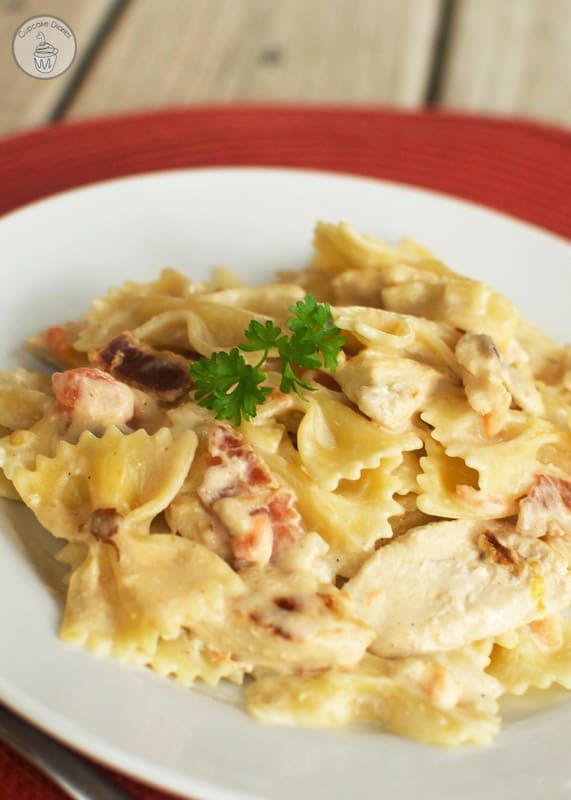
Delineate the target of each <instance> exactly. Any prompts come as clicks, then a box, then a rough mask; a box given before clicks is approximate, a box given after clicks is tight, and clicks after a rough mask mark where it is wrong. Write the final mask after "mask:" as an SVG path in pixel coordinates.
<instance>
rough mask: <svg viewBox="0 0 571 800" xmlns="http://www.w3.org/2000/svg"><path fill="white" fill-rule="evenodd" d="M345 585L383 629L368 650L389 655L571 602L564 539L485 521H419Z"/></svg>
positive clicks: (468, 637)
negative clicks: (536, 535) (528, 534)
mask: <svg viewBox="0 0 571 800" xmlns="http://www.w3.org/2000/svg"><path fill="white" fill-rule="evenodd" d="M344 588H345V591H347V592H348V594H349V595H350V596H351V597H352V598H353V599H354V600H355V602H356V604H357V606H358V607H359V608H360V610H361V613H362V615H363V619H364V620H366V621H367V622H368V623H369V624H370V625H371V626H372V627H373V628H374V629H375V631H376V633H377V638H376V639H375V641H374V642H373V644H372V646H371V648H370V649H371V650H372V651H373V652H374V653H376V654H377V655H380V656H384V657H395V656H398V657H402V656H410V655H416V654H420V653H429V652H434V651H437V650H449V649H453V648H456V647H463V646H464V645H467V644H468V643H470V642H473V641H475V640H478V639H483V638H485V637H488V636H497V635H499V634H501V633H504V632H505V631H509V630H513V629H514V628H517V627H519V626H521V625H525V624H527V623H529V622H532V621H533V620H536V619H541V618H543V617H545V616H547V615H549V614H553V613H554V612H556V611H558V610H559V609H562V608H564V607H566V606H567V605H569V602H570V601H571V578H570V577H569V575H568V558H567V553H566V551H565V543H564V542H563V541H562V540H557V539H547V540H542V539H537V538H536V539H533V538H531V537H524V536H521V535H520V534H518V533H516V531H515V528H514V527H513V525H511V524H508V523H505V522H504V523H502V522H489V521H485V520H451V521H447V522H435V523H431V524H429V525H424V526H422V527H419V528H414V529H412V530H411V531H409V532H408V533H406V534H403V535H402V536H399V537H398V538H397V539H395V540H394V541H391V542H390V543H389V544H387V545H385V546H383V547H381V548H380V549H379V550H377V552H376V553H375V554H374V555H373V556H372V557H371V558H370V559H369V560H368V561H367V562H366V563H365V564H364V565H363V567H362V568H361V569H360V571H359V572H358V573H357V575H355V577H354V578H352V579H351V580H350V581H348V583H347V584H346V585H345V587H344Z"/></svg>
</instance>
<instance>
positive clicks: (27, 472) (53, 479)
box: [0, 223, 571, 745]
mask: <svg viewBox="0 0 571 800" xmlns="http://www.w3.org/2000/svg"><path fill="white" fill-rule="evenodd" d="M29 347H30V349H31V350H32V351H33V353H34V354H35V355H36V356H38V357H39V358H40V359H41V360H42V361H44V362H46V363H49V364H51V365H52V366H53V367H54V368H55V371H54V372H53V374H51V375H50V376H48V375H47V374H46V372H41V371H38V372H30V371H27V370H24V369H22V368H16V369H14V370H12V371H9V372H4V373H1V374H0V436H1V438H0V495H1V496H3V497H5V498H8V499H11V500H15V501H20V502H23V503H24V504H25V505H26V506H28V508H29V509H30V510H31V511H32V512H33V513H34V515H35V516H36V517H37V519H38V520H39V522H40V523H41V525H42V526H43V527H44V528H45V529H46V531H48V532H49V533H50V534H51V535H52V536H54V537H56V538H57V539H59V540H61V549H60V550H59V551H58V553H57V556H56V558H57V560H58V561H59V562H61V563H62V564H63V565H65V566H66V569H67V579H66V584H65V586H64V587H62V591H63V594H64V595H65V604H64V609H63V617H62V621H61V629H60V633H61V638H62V639H63V640H64V641H65V642H67V643H70V644H75V645H80V646H83V647H85V648H87V649H88V650H90V651H92V652H94V653H96V654H99V655H105V656H112V657H113V658H116V659H118V660H120V661H122V662H125V663H128V664H133V665H138V666H144V667H148V668H150V669H152V670H153V671H155V672H156V673H158V674H159V675H162V676H169V677H171V678H173V679H176V680H177V681H179V682H181V683H182V684H185V685H191V684H193V683H194V682H195V681H198V680H200V681H203V682H205V683H207V684H211V685H213V684H216V683H218V682H219V681H222V680H227V681H231V682H233V683H235V684H238V685H241V686H242V687H243V690H242V697H243V703H244V707H245V709H246V710H247V711H248V712H249V713H250V714H251V715H253V716H254V717H255V718H256V719H258V720H261V721H263V722H271V723H291V724H299V725H310V726H316V727H337V726H342V725H346V724H350V723H354V722H368V723H377V724H378V725H379V726H380V727H382V728H383V729H384V730H387V731H391V732H393V733H395V734H399V735H402V736H406V737H410V738H413V739H416V740H419V741H422V742H427V743H433V744H441V745H460V744H466V743H487V742H490V741H492V739H493V738H494V736H495V735H496V734H497V732H498V730H499V728H500V724H501V717H500V706H499V700H500V698H501V696H502V695H506V694H514V695H519V694H523V693H524V692H526V691H527V690H528V689H529V688H539V689H545V688H547V687H548V686H551V685H552V684H559V685H561V686H563V687H565V688H571V624H570V623H569V622H567V621H566V619H565V617H564V616H563V612H564V611H565V609H567V607H568V606H569V605H570V604H571V574H570V565H571V432H570V425H571V350H570V349H569V348H565V347H563V346H561V345H559V344H558V343H556V342H554V341H553V340H552V339H550V337H548V336H547V335H546V334H545V333H543V332H542V331H541V330H539V328H537V327H536V326H535V325H533V324H532V323H530V322H528V321H526V320H525V319H523V318H522V317H521V316H520V315H519V313H518V311H517V309H516V308H515V307H514V305H513V304H512V303H511V302H510V301H509V300H508V299H507V298H505V297H503V296H502V295H500V294H499V293H498V292H496V291H494V290H493V289H492V288H490V287H489V286H487V285H485V284H483V283H480V282H478V281H475V280H471V279H468V278H465V277H462V276H460V275H458V274H457V273H455V272H453V271H452V270H451V269H449V268H448V267H446V266H445V265H444V264H443V263H442V262H440V261H439V260H438V259H437V258H436V257H435V256H434V255H432V254H431V253H430V252H429V251H427V250H426V249H425V248H423V247H422V246H420V245H418V244H416V243H414V242H412V241H410V240H403V241H401V242H400V243H399V244H398V245H389V244H386V243H384V242H383V241H381V240H379V239H377V238H374V237H372V236H367V235H361V234H359V233H357V232H356V231H354V230H353V229H352V228H351V227H350V226H348V225H346V224H344V223H341V224H328V223H318V224H317V226H316V229H315V238H314V255H313V259H312V261H311V263H310V265H309V266H308V267H305V268H303V269H300V270H297V271H290V272H283V273H280V274H279V276H278V281H277V282H276V283H271V284H268V285H265V286H256V287H248V286H244V285H243V284H242V283H241V282H240V280H239V279H238V278H237V277H236V276H234V275H233V274H232V273H231V272H229V271H228V270H226V269H223V268H219V269H217V270H215V271H214V274H213V278H212V279H211V280H210V281H208V282H202V283H198V282H193V281H192V280H191V279H190V278H189V277H187V276H185V275H183V274H181V273H180V272H178V271H176V270H175V269H171V268H167V269H164V270H163V271H162V272H161V274H160V276H159V277H158V278H157V279H156V280H155V281H153V282H150V283H136V282H134V281H130V282H127V283H125V284H124V285H122V286H121V287H119V288H114V289H110V290H109V291H108V293H107V294H106V295H105V296H104V297H101V298H98V299H95V300H94V301H93V303H92V305H91V308H90V309H89V311H88V312H87V314H86V315H85V316H84V318H83V319H80V320H76V321H73V322H65V321H64V322H59V323H58V324H57V325H55V326H54V327H51V328H48V329H47V330H45V331H42V332H40V333H38V334H36V335H34V336H33V337H32V338H31V339H30V340H29Z"/></svg>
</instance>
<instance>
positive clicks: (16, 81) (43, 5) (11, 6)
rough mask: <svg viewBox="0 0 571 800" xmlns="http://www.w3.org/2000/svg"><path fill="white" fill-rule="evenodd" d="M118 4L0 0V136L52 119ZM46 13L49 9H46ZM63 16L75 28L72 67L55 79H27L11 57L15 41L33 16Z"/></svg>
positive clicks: (87, 0)
mask: <svg viewBox="0 0 571 800" xmlns="http://www.w3.org/2000/svg"><path fill="white" fill-rule="evenodd" d="M116 5H117V0H49V2H46V0H0V135H2V134H6V133H9V132H11V131H15V130H20V129H22V128H27V127H31V126H34V125H39V124H41V123H44V122H47V121H48V120H50V119H51V118H52V115H53V113H54V110H55V109H57V107H58V104H59V103H60V102H61V100H62V98H63V97H64V96H65V93H66V92H67V91H68V90H69V87H70V86H71V85H72V83H73V81H74V80H75V77H76V75H77V73H78V71H79V70H81V69H82V66H83V64H84V60H85V58H86V57H87V56H88V54H89V50H90V47H91V45H92V43H93V41H94V37H96V35H97V33H98V31H99V30H100V28H101V26H102V25H103V24H104V23H105V21H106V20H107V19H108V16H109V14H110V13H112V12H113V9H114V7H115V6H116ZM46 9H47V10H46ZM40 14H50V15H51V16H55V17H60V18H61V19H63V20H64V21H65V22H66V23H67V24H68V25H69V26H70V27H71V29H72V30H73V32H74V34H75V38H76V41H77V54H76V57H75V61H74V63H73V64H72V66H71V67H70V69H69V70H68V71H67V72H65V73H63V74H62V75H60V76H58V77H56V78H52V79H51V80H38V79H36V78H32V77H30V76H29V75H26V73H25V72H23V71H22V70H21V69H20V68H19V67H18V66H17V65H16V63H15V61H14V59H13V57H12V39H13V37H14V34H15V32H16V30H17V29H18V27H19V26H20V25H21V24H22V23H23V22H24V21H25V20H27V19H29V18H30V17H33V16H36V15H40Z"/></svg>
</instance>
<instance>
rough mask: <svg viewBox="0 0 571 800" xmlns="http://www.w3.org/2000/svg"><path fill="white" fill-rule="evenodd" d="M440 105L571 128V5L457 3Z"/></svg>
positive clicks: (567, 1) (566, 0)
mask: <svg viewBox="0 0 571 800" xmlns="http://www.w3.org/2000/svg"><path fill="white" fill-rule="evenodd" d="M439 85H440V89H439V92H438V94H437V102H438V103H439V104H440V105H444V106H448V107H453V108H462V109H469V110H471V111H485V112H498V113H502V114H510V115H514V114H515V115H520V116H525V117H531V118H535V119H543V120H548V121H552V122H560V123H561V122H563V123H567V124H570V123H571V0H455V3H454V7H453V11H452V18H451V24H450V28H449V31H448V42H447V45H446V54H445V57H444V59H443V66H442V74H441V76H440V80H439Z"/></svg>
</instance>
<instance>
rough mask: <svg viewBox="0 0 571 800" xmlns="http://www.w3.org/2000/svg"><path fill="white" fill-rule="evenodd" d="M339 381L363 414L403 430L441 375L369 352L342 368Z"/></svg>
mask: <svg viewBox="0 0 571 800" xmlns="http://www.w3.org/2000/svg"><path fill="white" fill-rule="evenodd" d="M335 378H336V380H337V382H338V383H339V385H340V386H341V388H342V389H343V391H344V392H345V394H346V395H347V397H348V398H349V399H350V400H352V401H353V402H354V403H356V404H357V406H358V407H359V409H360V410H361V411H362V412H363V414H366V415H367V416H368V417H370V419H373V420H375V421H376V422H379V423H380V424H381V425H384V426H385V427H386V428H389V430H393V431H401V430H405V429H406V428H408V427H409V426H410V422H411V419H412V417H413V415H414V414H415V413H416V412H417V411H418V410H419V409H421V408H422V406H423V404H424V403H425V401H426V398H427V397H428V396H429V395H430V394H431V393H432V392H433V391H434V388H435V386H436V384H437V382H438V381H439V380H440V379H441V375H440V374H439V373H438V372H437V371H436V370H434V369H432V367H428V366H426V365H425V364H420V363H418V362H417V361H413V360H412V359H410V358H401V357H400V356H391V355H386V354H384V353H383V354H381V353H379V352H376V351H375V350H369V349H365V350H363V351H361V352H360V353H359V355H357V356H355V357H354V358H350V359H348V360H347V361H346V362H345V363H344V364H343V365H341V366H339V367H338V369H337V372H336V373H335Z"/></svg>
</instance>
